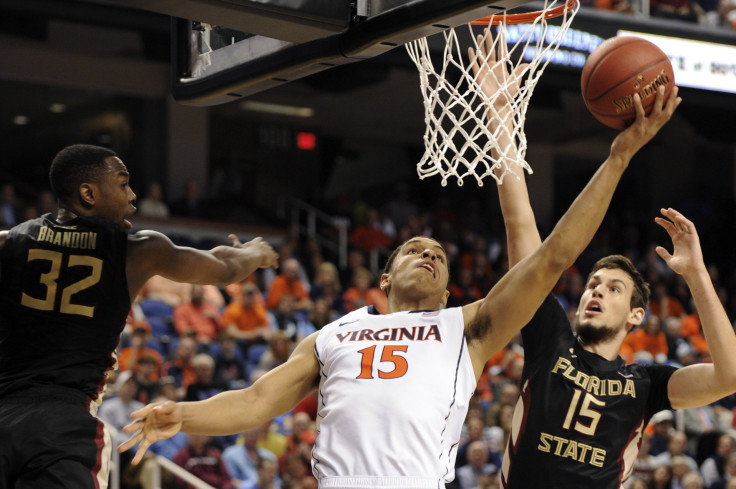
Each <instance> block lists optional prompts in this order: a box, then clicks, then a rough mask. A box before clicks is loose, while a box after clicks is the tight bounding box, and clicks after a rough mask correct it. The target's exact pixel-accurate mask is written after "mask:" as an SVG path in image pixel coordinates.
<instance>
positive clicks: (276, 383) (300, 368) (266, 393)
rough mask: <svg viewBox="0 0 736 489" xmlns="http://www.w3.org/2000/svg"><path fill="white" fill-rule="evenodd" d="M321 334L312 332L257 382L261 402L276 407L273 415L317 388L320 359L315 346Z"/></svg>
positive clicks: (254, 386) (271, 414) (257, 392)
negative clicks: (287, 356)
mask: <svg viewBox="0 0 736 489" xmlns="http://www.w3.org/2000/svg"><path fill="white" fill-rule="evenodd" d="M318 334H319V332H315V333H312V334H311V335H309V336H308V337H306V338H305V339H304V340H302V341H300V342H299V344H298V345H297V347H296V349H295V350H294V352H293V353H292V354H291V356H290V357H289V359H288V360H287V361H286V362H285V363H283V364H282V365H279V366H278V367H276V368H274V369H273V370H270V371H269V372H267V373H266V374H265V375H263V377H261V378H259V379H258V380H257V381H256V382H255V384H253V390H254V392H255V393H256V396H257V398H258V404H259V405H261V406H264V407H266V406H267V407H269V408H270V409H272V412H271V413H268V415H269V416H271V417H276V416H279V415H281V414H283V413H285V412H288V411H290V410H291V409H293V408H294V407H295V406H296V405H297V404H299V402H301V401H302V400H303V399H304V398H305V397H307V395H309V393H311V392H312V391H313V390H314V389H316V388H317V385H318V382H319V362H318V361H317V357H316V355H315V354H314V345H315V342H316V340H317V335H318ZM274 413H276V414H274Z"/></svg>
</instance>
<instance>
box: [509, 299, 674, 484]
mask: <svg viewBox="0 0 736 489" xmlns="http://www.w3.org/2000/svg"><path fill="white" fill-rule="evenodd" d="M522 338H523V342H524V357H525V363H524V371H523V374H522V381H521V383H522V385H521V388H522V389H521V395H520V397H519V401H518V403H517V405H516V409H515V412H514V418H513V429H512V432H511V435H510V436H509V441H508V445H507V447H506V454H505V456H504V460H503V467H502V483H503V486H504V487H505V488H508V489H535V488H545V489H555V488H565V489H571V488H586V489H589V488H592V487H595V488H596V489H618V488H619V487H621V483H622V481H624V480H625V479H626V477H628V475H629V473H630V472H631V468H632V466H633V463H634V459H635V458H636V455H637V453H638V451H639V443H640V440H641V436H642V431H643V430H644V427H645V426H646V423H647V422H648V421H649V418H650V417H651V416H652V415H653V414H654V413H656V412H657V411H660V410H663V409H670V408H671V406H670V403H669V399H668V397H667V382H668V381H669V378H670V376H671V375H672V372H674V370H675V368H674V367H671V366H665V365H638V364H632V365H626V364H625V363H624V361H623V360H622V359H621V357H618V358H617V359H616V360H614V361H609V360H606V359H605V358H603V357H601V356H599V355H597V354H595V353H591V352H588V351H586V350H584V349H583V348H582V346H581V345H580V344H579V343H578V341H577V338H576V337H575V336H574V335H573V333H572V330H571V328H570V323H569V321H568V319H567V316H566V315H565V311H564V310H563V309H562V307H561V306H560V304H559V302H558V301H557V299H556V298H555V297H554V296H552V295H550V296H549V297H547V299H546V300H545V302H544V303H543V304H542V306H541V307H540V308H539V310H538V311H537V313H536V314H535V316H534V318H533V319H532V321H531V322H530V323H529V324H528V325H527V326H525V327H524V329H522Z"/></svg>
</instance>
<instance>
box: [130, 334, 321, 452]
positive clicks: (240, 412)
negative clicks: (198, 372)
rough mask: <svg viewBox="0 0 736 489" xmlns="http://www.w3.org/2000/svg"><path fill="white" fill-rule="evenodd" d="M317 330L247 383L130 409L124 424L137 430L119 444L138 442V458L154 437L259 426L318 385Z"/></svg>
mask: <svg viewBox="0 0 736 489" xmlns="http://www.w3.org/2000/svg"><path fill="white" fill-rule="evenodd" d="M317 334H318V333H313V334H311V335H310V336H308V337H307V338H305V339H304V340H303V341H301V342H300V343H299V344H298V345H297V347H296V349H295V350H294V352H293V353H292V354H291V356H290V357H289V360H288V361H287V362H286V363H284V364H282V365H280V366H278V367H276V368H275V369H273V370H271V371H269V372H268V373H266V374H265V375H264V376H263V377H261V378H260V379H258V380H257V381H256V382H255V383H254V384H253V385H252V386H250V387H248V388H247V389H242V390H233V391H226V392H222V393H220V394H217V395H216V396H213V397H211V398H209V399H206V400H203V401H196V402H176V403H175V402H172V401H167V402H164V403H160V404H149V405H148V406H145V407H144V408H142V409H139V410H137V411H134V412H133V413H132V414H131V418H132V420H133V421H132V422H131V423H130V424H128V425H127V426H125V428H123V431H124V432H125V433H133V435H132V436H131V437H130V438H129V439H128V440H127V441H125V442H124V443H122V444H121V445H120V446H119V447H118V450H119V451H121V452H123V451H125V450H128V449H130V448H132V447H133V446H135V445H136V444H137V443H138V442H140V445H139V446H138V450H137V452H136V454H135V457H134V458H133V463H134V464H137V463H138V462H140V460H141V459H142V458H143V455H144V454H145V452H146V450H148V447H150V446H151V445H152V444H153V443H155V442H157V441H159V440H164V439H166V438H170V437H172V436H174V435H175V434H176V433H177V432H179V431H183V432H185V433H191V434H198V435H212V436H217V435H231V434H235V433H240V432H242V431H246V430H249V429H251V428H254V427H256V426H260V425H262V424H263V423H265V422H266V421H268V420H270V419H273V418H275V417H277V416H281V415H282V414H284V413H287V412H289V411H290V410H292V409H294V407H295V406H296V405H297V404H298V403H299V402H300V401H302V400H303V399H304V398H305V397H307V395H309V393H311V392H312V391H313V390H314V389H315V388H316V387H317V382H318V380H319V363H318V361H317V358H316V357H315V355H314V344H315V341H316V338H317Z"/></svg>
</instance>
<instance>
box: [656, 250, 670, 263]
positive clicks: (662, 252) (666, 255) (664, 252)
mask: <svg viewBox="0 0 736 489" xmlns="http://www.w3.org/2000/svg"><path fill="white" fill-rule="evenodd" d="M654 251H655V252H656V253H657V255H659V257H660V258H661V259H663V260H664V261H665V262H666V263H669V262H670V260H671V259H672V255H671V254H670V252H669V251H667V250H666V249H664V248H662V247H661V246H657V247H656V248H654Z"/></svg>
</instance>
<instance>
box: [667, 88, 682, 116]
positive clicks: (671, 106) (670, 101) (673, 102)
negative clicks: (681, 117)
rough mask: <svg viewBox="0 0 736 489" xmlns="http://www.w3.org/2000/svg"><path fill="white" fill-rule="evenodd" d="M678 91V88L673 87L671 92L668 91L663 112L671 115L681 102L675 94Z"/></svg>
mask: <svg viewBox="0 0 736 489" xmlns="http://www.w3.org/2000/svg"><path fill="white" fill-rule="evenodd" d="M679 91H680V87H678V86H677V85H675V86H674V87H672V90H671V91H670V96H669V97H668V98H667V104H666V105H665V110H666V111H667V112H668V113H669V114H672V113H673V112H674V111H675V109H676V108H677V106H678V105H680V103H681V102H682V98H680V97H678V96H677V94H678V92H679Z"/></svg>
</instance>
